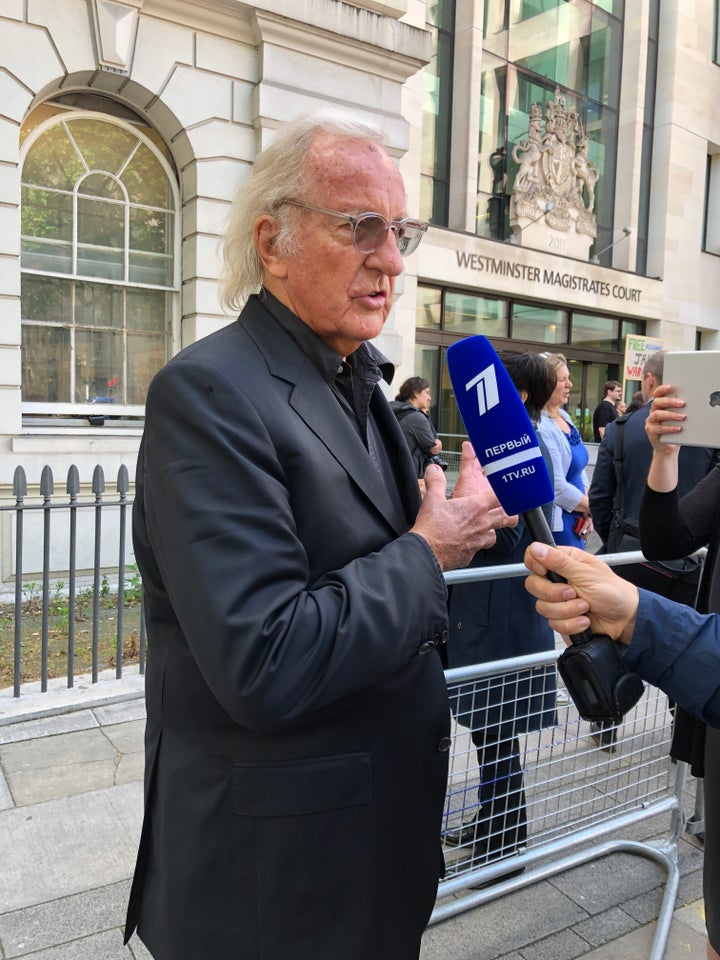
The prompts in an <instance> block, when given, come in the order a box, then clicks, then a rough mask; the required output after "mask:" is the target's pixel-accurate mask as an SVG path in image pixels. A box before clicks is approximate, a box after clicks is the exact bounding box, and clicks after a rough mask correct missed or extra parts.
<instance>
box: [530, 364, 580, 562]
mask: <svg viewBox="0 0 720 960" xmlns="http://www.w3.org/2000/svg"><path fill="white" fill-rule="evenodd" d="M541 356H542V357H543V358H544V359H545V360H547V362H548V363H549V364H550V366H551V367H552V368H553V369H554V371H555V377H556V381H557V385H556V387H555V390H554V391H553V393H552V396H551V397H550V399H549V400H548V402H547V403H546V404H545V407H544V408H543V411H542V415H541V417H540V422H539V423H538V433H539V434H540V436H541V437H542V438H543V440H544V441H545V444H546V446H547V449H548V452H549V454H550V458H551V460H552V465H553V473H554V485H555V504H554V506H553V513H552V523H551V529H552V534H553V537H554V538H555V542H556V543H558V544H565V545H567V546H570V547H579V548H580V549H581V550H584V549H585V543H586V541H587V538H588V536H589V535H590V533H592V529H593V526H592V519H591V517H590V503H589V501H588V495H587V491H588V487H589V483H588V477H587V474H586V472H585V467H586V466H587V462H588V452H587V449H586V447H585V444H584V443H583V442H582V438H581V436H580V434H579V433H578V431H577V430H576V428H575V425H574V424H573V422H572V420H571V419H570V416H569V414H568V413H567V412H566V411H565V410H564V409H563V407H564V406H565V405H566V403H567V402H568V398H569V396H570V390H571V388H572V380H571V379H570V370H569V368H568V365H567V360H566V359H565V357H564V356H563V355H562V354H561V353H544V354H541Z"/></svg>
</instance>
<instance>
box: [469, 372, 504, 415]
mask: <svg viewBox="0 0 720 960" xmlns="http://www.w3.org/2000/svg"><path fill="white" fill-rule="evenodd" d="M473 387H475V395H476V397H477V405H478V416H481V417H482V416H483V414H485V413H487V412H488V410H492V408H493V407H496V406H497V405H498V404H499V403H500V395H499V393H498V383H497V377H496V376H495V366H494V364H492V363H491V364H490V366H489V367H485V369H484V370H481V371H480V373H479V374H478V375H477V376H476V377H473V378H472V380H471V381H470V382H469V383H466V384H465V390H466V391H467V390H472V388H473Z"/></svg>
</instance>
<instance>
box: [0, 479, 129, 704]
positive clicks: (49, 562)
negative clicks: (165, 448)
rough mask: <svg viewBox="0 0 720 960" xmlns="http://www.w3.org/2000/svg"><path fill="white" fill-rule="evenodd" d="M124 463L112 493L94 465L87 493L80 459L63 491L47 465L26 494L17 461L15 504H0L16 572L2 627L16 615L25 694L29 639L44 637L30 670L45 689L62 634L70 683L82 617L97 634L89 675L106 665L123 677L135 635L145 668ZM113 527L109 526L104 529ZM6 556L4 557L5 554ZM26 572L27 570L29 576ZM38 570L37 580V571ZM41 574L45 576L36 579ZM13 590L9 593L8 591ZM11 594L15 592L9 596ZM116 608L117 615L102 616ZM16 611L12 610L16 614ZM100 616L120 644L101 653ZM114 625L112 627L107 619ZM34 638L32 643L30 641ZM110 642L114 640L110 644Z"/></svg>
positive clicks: (18, 675) (2, 602) (18, 677)
mask: <svg viewBox="0 0 720 960" xmlns="http://www.w3.org/2000/svg"><path fill="white" fill-rule="evenodd" d="M129 488H130V482H129V476H128V470H127V467H125V466H124V465H123V466H121V467H120V469H119V471H118V475H117V481H116V484H115V491H114V494H113V493H110V494H106V492H105V475H104V472H103V469H102V467H100V466H97V467H95V470H94V471H93V476H92V482H91V484H90V489H89V490H86V491H84V492H83V490H82V488H81V484H80V478H79V473H78V470H77V467H75V466H71V467H70V469H69V470H68V474H67V480H66V484H65V490H64V492H63V493H59V492H56V490H55V480H54V477H53V473H52V470H51V469H50V467H47V466H46V467H44V468H43V471H42V475H41V478H40V485H39V492H38V494H35V495H30V496H29V495H28V483H27V477H26V474H25V471H24V469H23V468H22V467H17V469H16V470H15V473H14V478H13V496H14V498H15V502H14V503H6V504H0V522H1V523H2V525H3V527H9V529H7V530H4V531H3V533H6V534H7V536H4V537H3V540H4V541H5V542H7V541H9V542H10V543H11V551H7V552H8V553H10V552H11V554H12V559H11V561H10V563H9V564H8V566H9V567H10V570H9V571H8V572H7V575H5V576H4V577H3V584H2V586H3V587H5V588H6V589H5V591H4V593H3V595H2V597H0V610H1V611H2V616H1V617H0V629H2V631H3V633H4V634H6V633H7V630H8V626H7V625H8V622H10V620H12V622H13V629H14V638H13V671H12V674H13V676H12V686H13V695H14V696H15V697H19V696H20V687H21V682H22V679H23V663H24V658H25V657H26V656H27V652H26V651H27V648H28V647H29V646H30V645H31V640H32V639H34V638H37V637H38V636H39V640H40V643H39V663H36V664H35V665H34V667H33V670H32V673H33V676H38V677H39V679H40V689H41V691H42V692H45V691H46V690H47V688H48V679H49V674H50V672H51V671H50V670H49V667H48V654H49V648H50V640H51V635H57V634H58V633H61V634H62V637H61V644H62V641H63V640H66V647H65V649H64V650H63V651H62V653H63V656H66V657H67V665H66V669H65V670H64V674H65V675H66V676H67V685H68V687H72V686H73V684H74V678H75V675H76V646H77V644H76V641H77V627H78V622H79V620H81V619H83V620H84V622H86V623H87V622H89V624H90V626H89V627H88V628H86V629H85V630H84V631H83V633H85V634H86V633H90V647H89V660H90V663H89V664H88V666H89V669H90V674H91V679H92V682H93V683H95V682H97V680H98V675H99V670H100V667H101V666H103V665H104V666H108V665H112V664H114V666H115V675H116V677H118V678H120V677H121V676H122V668H123V657H124V651H125V644H126V642H127V641H128V637H129V635H132V640H133V649H134V656H133V659H137V661H138V662H139V668H140V672H143V671H144V667H145V649H146V637H145V622H144V617H143V616H142V603H141V589H142V587H141V583H140V579H139V576H138V575H137V573H136V572H132V573H131V578H130V580H128V559H129V558H131V553H130V546H129V538H128V535H127V529H128V517H129V511H128V508H129V507H131V506H132V499H131V498H129V496H128V491H129ZM104 530H105V531H106V532H105V533H104V532H103V531H104ZM5 559H6V560H7V557H6V558H5ZM26 571H30V572H29V573H27V574H26ZM31 578H32V579H31ZM35 578H38V579H35ZM11 590H12V592H11ZM130 596H131V597H132V599H133V600H134V601H135V604H136V605H137V610H138V615H139V623H138V626H137V627H136V628H134V629H133V630H132V631H130V632H129V631H128V630H127V629H126V613H127V609H126V602H127V601H128V599H129V597H130ZM11 597H12V599H11ZM105 607H110V609H111V610H112V615H109V616H106V617H103V616H102V613H103V609H101V608H105ZM10 612H11V613H10ZM101 623H104V624H105V629H106V632H107V629H111V630H112V633H113V634H114V644H113V645H112V646H113V652H112V653H110V654H108V653H107V652H106V653H105V654H102V652H101V644H100V628H101ZM110 624H111V627H110V626H109V625H110ZM32 645H33V646H35V644H32ZM106 646H107V644H106Z"/></svg>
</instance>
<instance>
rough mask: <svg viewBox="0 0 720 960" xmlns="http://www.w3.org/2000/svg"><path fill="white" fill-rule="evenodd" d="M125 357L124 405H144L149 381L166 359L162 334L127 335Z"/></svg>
mask: <svg viewBox="0 0 720 960" xmlns="http://www.w3.org/2000/svg"><path fill="white" fill-rule="evenodd" d="M161 296H162V297H166V296H167V294H161ZM163 313H164V311H163ZM127 357H128V360H127V363H128V389H127V399H126V403H145V400H146V398H147V391H148V387H149V386H150V381H151V380H152V378H153V377H154V376H155V374H156V373H157V371H158V370H159V369H160V367H162V366H163V364H164V363H165V360H166V359H167V357H166V341H165V336H164V334H154V333H131V334H128V338H127Z"/></svg>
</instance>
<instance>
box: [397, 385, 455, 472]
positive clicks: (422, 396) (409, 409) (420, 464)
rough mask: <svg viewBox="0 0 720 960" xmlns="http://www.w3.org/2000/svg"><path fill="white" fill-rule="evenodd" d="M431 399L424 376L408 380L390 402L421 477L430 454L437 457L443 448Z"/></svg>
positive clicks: (430, 456) (428, 386)
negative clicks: (431, 409)
mask: <svg viewBox="0 0 720 960" xmlns="http://www.w3.org/2000/svg"><path fill="white" fill-rule="evenodd" d="M431 403H432V396H431V394H430V384H429V383H428V381H427V380H425V379H424V377H409V378H408V379H407V380H405V381H404V383H402V384H401V386H400V389H399V390H398V393H397V396H396V397H395V399H394V400H393V401H392V402H391V403H390V406H391V408H392V410H393V413H394V414H395V416H396V417H397V419H398V423H399V424H400V429H401V430H402V432H403V436H404V437H405V440H406V441H407V445H408V447H409V449H410V455H411V457H412V458H413V463H414V464H415V469H416V471H417V477H418V480H422V478H423V477H424V475H425V467H426V466H427V465H428V463H429V462H430V460H431V458H432V457H437V455H438V454H439V453H440V451H441V450H442V440H441V439H440V437H438V435H437V431H436V429H435V427H434V426H433V425H432V422H431V420H430V417H429V411H430V404H431ZM422 488H423V485H422V484H420V489H421V490H422Z"/></svg>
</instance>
